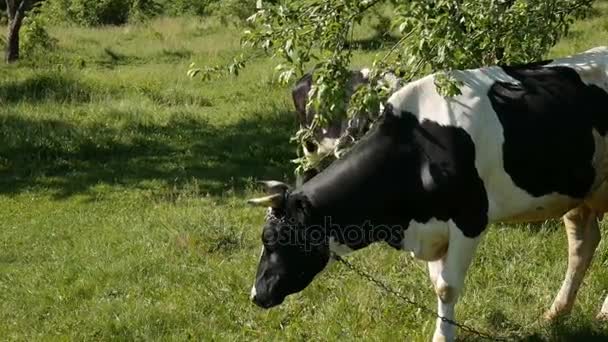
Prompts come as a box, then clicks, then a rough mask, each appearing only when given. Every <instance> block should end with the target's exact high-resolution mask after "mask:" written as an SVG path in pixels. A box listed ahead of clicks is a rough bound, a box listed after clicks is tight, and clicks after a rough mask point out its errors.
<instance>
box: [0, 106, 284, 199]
mask: <svg viewBox="0 0 608 342" xmlns="http://www.w3.org/2000/svg"><path fill="white" fill-rule="evenodd" d="M119 114H120V113H116V115H119ZM294 129H295V127H294V123H293V120H292V116H291V115H290V114H289V113H284V112H280V111H275V112H273V113H270V114H268V113H267V114H264V115H262V114H259V113H254V114H252V115H251V116H250V117H249V118H247V119H243V120H241V121H239V122H237V123H235V124H232V125H227V126H216V125H211V124H209V123H208V122H205V121H204V120H198V119H196V120H195V119H193V118H192V117H187V116H184V115H175V116H174V117H173V118H172V119H171V120H170V121H169V122H168V123H167V124H165V125H149V124H145V125H144V124H136V123H133V124H126V125H125V126H120V127H108V126H106V125H103V124H101V123H98V124H95V125H74V124H72V123H69V122H66V121H58V120H36V121H32V120H28V119H24V118H21V117H17V116H5V117H0V194H1V193H4V194H7V193H19V192H22V191H26V190H28V189H33V188H44V189H48V190H50V191H51V192H52V193H53V194H55V196H56V197H57V198H65V197H69V196H71V195H74V194H80V193H87V192H89V191H90V188H91V187H92V186H95V185H98V184H110V185H122V186H126V187H144V188H145V187H146V185H145V183H146V182H147V181H161V182H164V183H165V184H168V185H171V186H173V187H180V186H182V185H184V184H185V183H188V182H191V181H193V180H195V181H196V183H197V191H198V192H200V193H201V194H209V195H220V194H222V193H224V192H225V191H228V190H231V191H235V192H237V193H238V192H240V191H242V190H243V189H244V188H245V187H246V186H247V184H249V182H250V180H251V179H258V178H281V179H282V178H284V177H285V176H291V174H292V170H293V164H291V163H290V162H289V160H290V159H292V158H293V157H294V155H293V154H294V147H293V145H291V144H290V143H289V136H290V135H291V133H292V132H293V131H294Z"/></svg>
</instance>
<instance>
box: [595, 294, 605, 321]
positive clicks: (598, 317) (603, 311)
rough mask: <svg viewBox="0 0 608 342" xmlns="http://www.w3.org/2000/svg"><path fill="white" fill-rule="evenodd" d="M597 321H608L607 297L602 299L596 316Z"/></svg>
mask: <svg viewBox="0 0 608 342" xmlns="http://www.w3.org/2000/svg"><path fill="white" fill-rule="evenodd" d="M597 319H601V320H602V321H608V296H606V299H604V304H603V305H602V308H601V309H600V313H599V314H597Z"/></svg>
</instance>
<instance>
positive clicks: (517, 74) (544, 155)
mask: <svg viewBox="0 0 608 342" xmlns="http://www.w3.org/2000/svg"><path fill="white" fill-rule="evenodd" d="M503 70H504V71H505V72H506V73H507V74H508V75H510V76H511V77H513V78H515V79H517V80H518V81H519V83H508V82H496V83H495V84H494V85H493V86H492V87H491V88H490V90H489V91H488V97H489V99H490V101H491V103H492V107H493V108H494V111H495V112H496V114H497V116H498V119H499V120H500V122H501V124H502V126H503V131H504V139H505V141H504V144H503V154H504V156H503V157H504V168H505V171H506V172H507V173H508V174H509V176H510V177H511V179H512V180H513V182H514V183H515V184H516V185H517V186H518V187H520V188H522V189H524V190H525V191H526V192H528V193H529V194H531V195H533V196H537V197H538V196H543V195H547V194H550V193H553V192H556V193H560V194H563V195H567V196H570V197H574V198H582V197H584V196H585V195H586V194H587V193H588V191H589V189H590V187H591V185H592V183H593V181H594V178H595V171H594V169H593V165H592V159H593V153H594V148H595V147H594V141H593V135H592V129H593V128H594V129H596V130H597V131H598V132H599V133H600V134H602V135H605V134H606V130H607V129H608V115H606V114H605V111H606V105H608V94H606V92H605V91H604V90H602V89H601V88H599V87H597V86H594V85H586V84H585V83H583V81H582V80H581V78H580V76H579V75H578V74H577V73H576V71H574V70H573V69H571V68H568V67H562V66H555V67H543V66H538V65H532V66H526V67H503Z"/></svg>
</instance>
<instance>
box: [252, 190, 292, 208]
mask: <svg viewBox="0 0 608 342" xmlns="http://www.w3.org/2000/svg"><path fill="white" fill-rule="evenodd" d="M284 199H285V197H284V196H283V194H282V193H278V194H272V195H268V196H264V197H259V198H252V199H250V200H248V201H247V203H249V204H251V205H257V206H262V207H271V208H279V207H281V205H282V204H283V200H284Z"/></svg>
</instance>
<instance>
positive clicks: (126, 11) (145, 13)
mask: <svg viewBox="0 0 608 342" xmlns="http://www.w3.org/2000/svg"><path fill="white" fill-rule="evenodd" d="M41 8H42V13H43V14H44V16H45V18H46V19H48V20H51V21H54V22H56V23H66V22H67V23H73V24H77V25H83V26H96V25H120V24H124V23H126V22H127V21H129V20H142V19H144V18H147V17H150V16H153V15H155V14H158V13H160V12H161V10H162V7H161V5H160V4H159V3H158V2H157V1H156V0H98V1H90V0H47V1H45V2H44V3H43V4H42V6H41Z"/></svg>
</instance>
